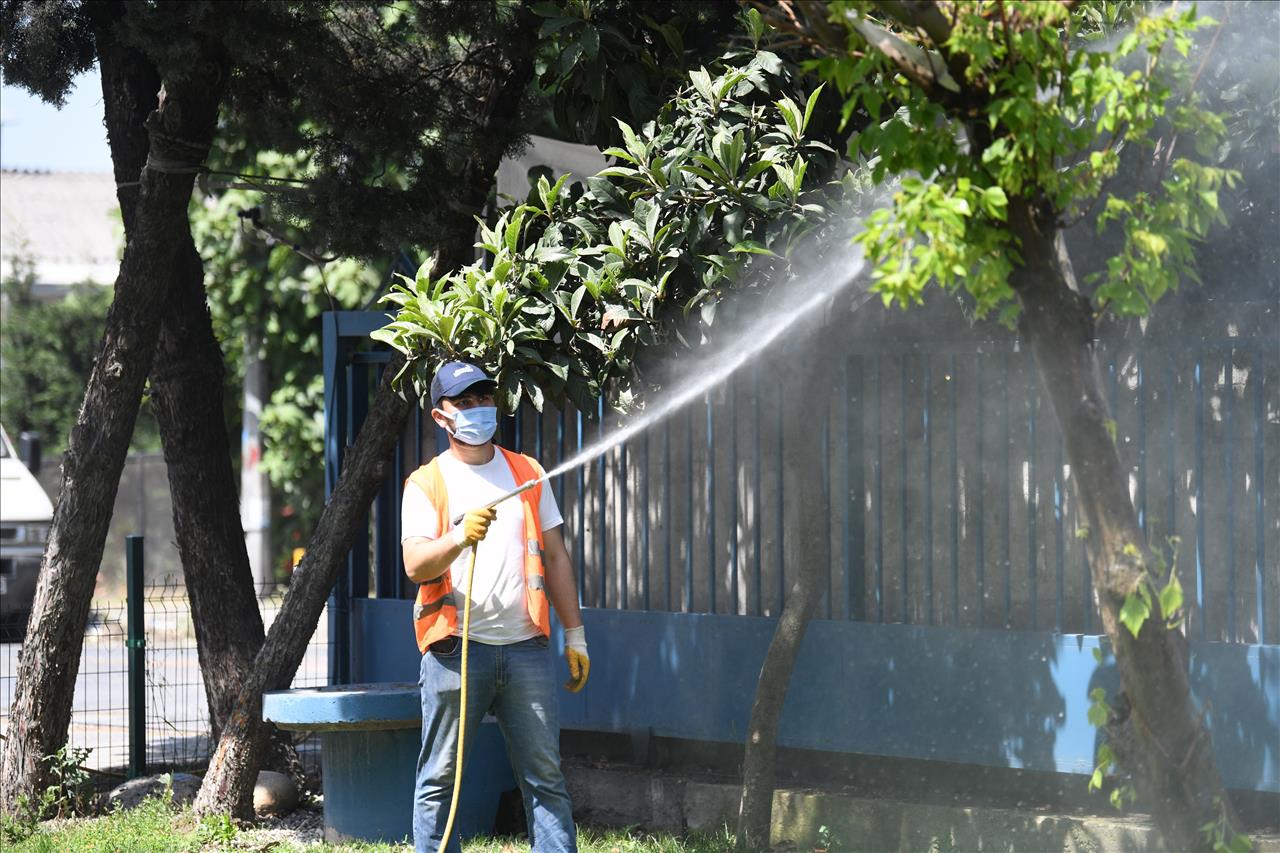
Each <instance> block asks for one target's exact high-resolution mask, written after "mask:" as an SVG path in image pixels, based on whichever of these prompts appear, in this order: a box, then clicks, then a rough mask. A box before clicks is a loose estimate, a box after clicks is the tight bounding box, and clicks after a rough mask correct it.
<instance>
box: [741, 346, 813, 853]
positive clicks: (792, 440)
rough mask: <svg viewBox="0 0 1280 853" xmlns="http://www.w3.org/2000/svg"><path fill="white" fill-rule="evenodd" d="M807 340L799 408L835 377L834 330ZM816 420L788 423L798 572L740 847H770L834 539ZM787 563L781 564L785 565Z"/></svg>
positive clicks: (772, 651) (793, 554)
mask: <svg viewBox="0 0 1280 853" xmlns="http://www.w3.org/2000/svg"><path fill="white" fill-rule="evenodd" d="M796 338H797V339H799V340H803V341H805V343H804V345H802V346H800V347H797V350H798V351H797V352H795V353H789V354H787V355H785V356H784V358H783V360H784V361H785V362H787V363H788V364H793V365H795V364H799V365H803V366H804V369H805V370H806V371H809V372H808V373H807V374H806V380H805V381H804V382H801V383H792V384H791V385H790V386H788V387H786V388H785V391H784V394H785V400H786V403H785V405H786V410H787V411H788V412H799V411H802V410H803V409H804V407H805V406H806V405H810V404H811V401H813V400H825V399H827V398H828V397H829V396H830V393H831V388H832V387H833V383H834V380H835V377H834V371H833V369H832V368H833V363H834V362H833V360H832V359H830V358H827V357H824V356H823V354H822V352H821V348H822V345H823V342H824V341H826V340H827V336H826V335H825V334H823V333H821V332H820V331H818V330H814V331H813V333H812V334H810V333H805V332H801V333H799V334H797V335H796ZM814 423H815V421H814V420H813V419H809V418H802V417H789V418H787V419H786V420H785V422H784V432H783V436H784V438H783V442H784V445H783V446H784V447H785V453H786V457H787V465H786V466H785V469H784V473H783V492H784V494H785V497H786V501H787V503H792V504H797V503H798V504H799V505H800V506H801V507H802V508H803V511H802V512H801V513H799V516H800V523H799V525H797V526H796V527H795V528H791V529H788V530H787V535H786V537H785V538H784V540H783V555H784V566H790V567H791V570H792V571H793V572H795V573H796V574H795V581H794V583H793V584H792V585H791V590H790V592H789V593H788V595H787V600H786V604H785V605H784V606H783V608H782V615H781V617H780V618H779V619H778V626H777V628H775V629H774V633H773V640H772V641H771V642H770V643H769V650H768V652H767V653H766V654H765V658H764V663H763V665H762V666H761V667H760V677H759V679H758V680H757V681H756V695H755V700H754V701H753V702H752V705H751V720H750V722H749V723H748V725H747V741H746V748H745V751H744V753H743V761H742V801H741V803H740V806H739V811H738V838H737V849H738V850H740V851H756V850H768V849H769V833H770V830H771V828H772V825H773V789H774V778H775V775H776V769H777V752H778V748H777V737H778V723H779V720H780V718H781V716H782V705H783V702H784V701H785V700H786V698H787V688H788V687H789V686H790V684H791V672H792V670H793V669H794V668H795V662H796V657H797V655H798V654H799V652H800V643H801V642H802V641H803V640H804V635H805V631H806V630H807V629H808V627H809V621H810V620H811V619H812V618H813V614H814V611H816V610H817V607H818V604H819V602H820V601H821V600H822V594H823V592H824V591H825V589H826V568H827V560H826V548H827V547H828V546H827V543H828V541H829V538H830V536H829V529H828V526H827V524H828V518H829V512H828V509H829V508H828V506H827V503H826V496H825V495H824V494H823V490H822V481H823V478H824V477H825V476H826V474H825V469H826V467H827V466H829V465H830V460H829V458H828V457H827V456H824V455H823V454H822V453H821V452H820V448H819V446H818V442H816V441H815V440H814V436H813V428H814ZM784 566H778V567H777V570H778V571H782V570H783V568H784Z"/></svg>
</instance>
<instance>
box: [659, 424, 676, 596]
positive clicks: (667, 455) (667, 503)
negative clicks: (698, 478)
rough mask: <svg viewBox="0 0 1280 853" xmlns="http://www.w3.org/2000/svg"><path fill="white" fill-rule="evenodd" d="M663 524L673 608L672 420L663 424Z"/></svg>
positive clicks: (666, 568) (667, 576) (667, 578)
mask: <svg viewBox="0 0 1280 853" xmlns="http://www.w3.org/2000/svg"><path fill="white" fill-rule="evenodd" d="M662 507H663V508H662V522H663V524H662V526H663V527H665V528H666V539H667V541H666V561H665V562H666V567H665V572H666V578H665V583H666V597H667V606H666V610H667V611H668V612H670V610H671V544H672V541H673V538H674V537H673V536H672V528H673V527H675V519H673V518H672V517H671V420H670V419H667V420H666V421H664V422H663V424H662Z"/></svg>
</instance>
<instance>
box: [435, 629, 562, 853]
mask: <svg viewBox="0 0 1280 853" xmlns="http://www.w3.org/2000/svg"><path fill="white" fill-rule="evenodd" d="M452 645H453V647H454V648H453V650H452V652H451V653H449V652H436V651H428V652H427V653H426V654H425V655H423V656H422V664H421V667H420V669H419V678H418V687H419V688H420V690H421V692H422V749H421V751H420V752H419V753H418V772H417V782H416V784H415V786H414V795H413V843H414V849H415V851H417V853H437V851H439V849H440V836H441V835H442V834H443V833H444V824H445V821H446V820H448V817H449V800H450V798H451V797H452V796H453V777H454V769H455V765H454V761H455V759H456V757H457V752H458V709H459V707H460V706H461V704H462V703H461V687H462V677H461V669H462V654H461V643H460V642H456V643H453V644H452ZM488 711H493V713H494V715H495V716H496V717H497V718H498V726H499V727H500V728H501V729H502V736H503V738H504V739H505V740H506V742H507V756H508V758H510V760H511V769H512V770H514V771H515V775H516V780H517V781H518V782H519V783H520V793H521V794H523V796H524V812H525V815H526V816H527V817H528V819H529V841H530V844H531V845H532V847H533V850H534V851H535V853H563V851H569V853H576V851H577V849H578V847H577V834H576V832H575V830H574V826H573V812H572V809H571V807H570V803H569V792H568V790H567V789H566V787H565V782H564V774H563V773H562V772H561V770H560V722H559V704H558V699H557V698H556V692H555V670H554V669H553V666H552V655H551V652H550V651H549V649H548V647H547V640H546V638H545V637H535V638H533V639H531V640H525V641H524V642H522V643H513V644H511V645H509V646H491V645H486V644H484V643H477V642H474V641H472V642H471V643H470V644H469V648H468V656H467V743H468V744H470V743H471V739H472V738H473V737H474V736H475V733H476V731H477V730H478V728H479V725H480V720H481V719H482V718H483V717H484V715H485V714H486V713H487V712H488ZM467 751H468V752H470V750H469V749H468V750H467ZM463 763H464V766H465V763H466V756H465V755H464V756H463ZM452 835H453V837H452V838H450V839H449V845H448V847H446V848H445V853H459V851H460V850H461V845H459V843H458V833H457V831H456V829H455V831H454V832H453V833H452Z"/></svg>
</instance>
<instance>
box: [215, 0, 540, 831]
mask: <svg viewBox="0 0 1280 853" xmlns="http://www.w3.org/2000/svg"><path fill="white" fill-rule="evenodd" d="M537 26H538V19H537V18H536V16H534V15H533V14H532V13H531V12H529V10H528V9H527V8H525V7H518V8H517V10H516V21H515V23H514V24H513V27H514V30H513V33H512V36H513V38H512V42H511V43H512V45H513V47H512V48H511V49H510V50H508V51H506V52H505V53H504V58H505V59H506V60H507V62H508V63H509V66H508V67H507V68H506V69H503V70H502V71H500V72H495V78H494V81H493V85H492V88H491V89H490V96H489V98H488V99H487V101H486V103H485V104H484V105H483V110H484V113H483V116H484V117H483V124H484V127H485V131H484V132H481V133H479V134H477V139H479V140H483V143H484V144H482V145H479V146H477V148H476V149H475V150H473V151H472V152H471V156H470V157H469V158H468V160H467V162H466V164H465V165H464V167H463V168H462V169H461V170H460V172H459V175H458V179H457V181H456V184H455V193H454V196H453V199H452V200H451V201H450V205H451V207H452V208H453V210H454V212H455V216H454V217H452V218H451V221H452V222H453V223H454V224H453V225H452V226H448V227H446V228H444V229H443V233H444V235H445V236H444V238H443V239H442V241H441V244H440V248H441V251H440V257H439V258H438V268H441V269H456V268H458V267H460V266H463V265H465V264H467V263H469V262H470V261H471V260H472V259H473V258H474V250H473V248H472V244H473V243H474V241H475V236H474V235H475V225H474V222H475V220H474V218H473V217H474V216H475V215H477V214H479V213H480V211H481V209H482V207H483V205H484V201H485V199H486V198H487V196H488V191H489V188H490V187H491V186H492V183H493V179H494V175H495V174H496V173H497V170H498V163H499V160H500V159H501V157H502V155H503V154H504V153H505V152H506V151H507V149H508V148H510V146H511V143H513V142H514V141H515V140H517V139H519V138H520V136H521V134H522V133H523V129H522V127H521V126H520V124H519V115H520V109H519V107H520V103H521V101H522V100H523V98H524V94H525V91H526V90H527V87H528V85H529V82H530V80H532V78H533V49H534V47H535V45H536V39H535V38H534V33H535V32H536V30H537ZM403 364H404V361H403V359H402V358H401V357H400V356H399V354H395V355H394V356H393V358H392V359H391V362H390V363H389V364H388V365H387V366H386V368H385V370H384V371H383V378H382V382H381V383H380V384H379V386H378V391H377V394H376V395H375V396H374V399H373V403H372V404H371V405H370V407H369V415H368V417H367V418H366V420H365V422H364V424H363V426H361V428H360V433H359V435H357V436H356V440H355V444H354V445H353V446H352V447H351V448H350V449H349V450H348V451H347V455H346V459H345V461H344V463H343V469H342V473H341V475H340V476H339V477H338V484H337V486H336V487H335V488H334V491H333V494H332V496H331V497H330V498H329V502H328V503H327V504H326V505H325V508H324V511H323V512H322V513H321V515H320V521H319V523H318V524H317V526H316V532H315V533H314V534H313V535H312V537H311V540H310V541H309V542H308V543H307V549H306V552H305V556H304V557H303V558H302V563H301V564H300V565H299V566H298V568H297V570H296V571H294V573H293V580H292V582H291V583H290V584H289V590H288V592H287V593H286V595H285V599H284V605H283V606H282V607H281V609H280V614H279V615H278V616H277V617H276V620H275V622H274V623H272V625H271V630H270V632H269V633H268V634H267V640H266V643H264V644H263V646H262V648H261V649H260V650H259V651H258V654H257V657H256V658H255V659H254V663H253V667H252V668H251V670H250V676H249V678H248V679H246V680H245V682H244V683H243V684H242V685H241V689H240V691H239V695H238V697H237V699H236V703H235V708H234V710H233V711H232V713H231V716H230V718H229V720H228V722H227V726H226V728H225V729H224V730H223V733H222V738H221V739H220V740H219V741H218V748H217V750H216V751H215V752H214V754H213V756H212V758H211V759H210V761H209V770H208V772H207V773H206V774H205V777H204V784H202V785H201V786H200V793H199V795H198V796H197V797H196V802H195V810H196V813H197V814H214V813H220V812H221V813H229V814H231V815H234V816H236V817H248V816H249V815H250V814H251V812H252V795H253V780H254V779H255V778H256V777H257V771H258V766H259V763H260V762H261V760H262V752H263V743H264V741H263V737H264V736H263V725H262V694H263V692H265V691H268V690H283V689H285V688H287V687H288V686H289V683H290V682H291V681H292V679H293V675H294V673H295V672H297V669H298V664H300V663H301V662H302V656H303V654H304V653H305V652H306V646H307V641H308V640H309V639H310V637H311V635H312V633H314V632H315V627H316V623H317V622H318V621H319V619H320V614H321V612H323V610H324V604H325V600H326V598H327V597H328V595H329V591H330V590H331V589H332V588H333V584H334V582H335V581H336V580H337V578H338V572H339V571H340V570H341V569H342V566H343V563H344V561H345V559H346V555H347V552H348V551H350V550H351V547H352V545H353V544H354V543H355V537H356V535H357V533H358V532H359V530H360V529H361V528H362V527H363V525H364V524H365V517H366V515H365V514H366V513H367V511H368V508H369V504H370V502H371V501H372V500H373V497H374V495H375V494H377V492H378V489H379V488H381V486H382V481H383V479H384V478H385V476H386V465H387V459H388V457H389V456H390V454H391V451H392V449H393V448H394V447H395V444H396V442H397V441H398V440H399V438H400V433H401V430H402V429H403V427H404V422H405V419H406V418H407V417H408V415H409V409H410V407H411V406H412V405H413V402H414V401H412V400H406V399H404V398H403V397H402V396H401V395H400V394H399V393H397V392H395V391H393V390H391V385H390V382H391V378H392V377H393V376H395V375H396V374H397V373H398V372H399V371H400V367H401V366H402V365H403Z"/></svg>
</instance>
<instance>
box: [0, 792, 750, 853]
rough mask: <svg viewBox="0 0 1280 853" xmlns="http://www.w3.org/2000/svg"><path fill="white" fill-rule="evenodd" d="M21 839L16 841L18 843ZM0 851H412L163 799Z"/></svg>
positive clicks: (641, 849) (600, 835)
mask: <svg viewBox="0 0 1280 853" xmlns="http://www.w3.org/2000/svg"><path fill="white" fill-rule="evenodd" d="M15 842H16V843H15ZM0 847H3V848H4V849H5V851H6V853H7V851H13V853H64V851H72V850H74V851H77V853H80V851H83V853H196V851H200V853H206V851H219V850H270V851H271V853H300V851H308V853H316V852H317V851H323V853H330V852H332V853H339V852H340V851H341V853H410V852H411V851H412V849H413V847H412V845H407V844H373V843H347V844H336V845H335V844H312V845H308V846H301V845H298V844H294V843H291V842H279V843H271V842H265V843H264V842H263V841H261V840H256V839H254V838H253V832H252V831H251V830H241V829H238V828H237V827H236V826H235V824H234V823H232V822H231V821H230V820H229V819H227V818H225V817H223V818H218V817H214V818H205V819H204V820H198V819H196V818H195V817H194V816H193V815H192V814H191V810H190V808H184V809H176V808H173V807H172V806H169V805H167V804H166V803H165V802H164V800H162V799H160V798H158V797H157V798H152V799H149V800H146V801H145V802H144V803H143V804H142V805H140V806H139V807H138V808H136V809H133V810H131V811H127V812H124V811H117V812H113V813H111V814H108V815H104V816H102V817H94V818H76V819H72V820H63V821H50V822H48V823H43V824H39V825H37V826H36V827H35V828H34V829H33V830H32V831H31V832H30V834H29V835H26V837H24V838H21V840H18V839H17V837H16V836H14V835H9V837H7V838H5V837H2V836H0ZM732 847H733V838H732V836H730V835H728V834H727V833H723V832H722V833H721V834H719V835H710V836H707V835H703V836H691V837H688V838H683V837H680V836H675V835H665V834H658V835H654V834H649V833H643V832H638V831H628V830H595V829H591V828H579V830H578V849H579V851H581V853H724V851H726V850H730V849H732ZM528 849H529V846H528V842H527V841H524V840H516V839H500V838H498V839H491V838H484V839H480V838H477V839H474V840H471V841H468V842H465V843H464V844H463V845H462V850H463V853H522V851H527V850H528Z"/></svg>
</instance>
